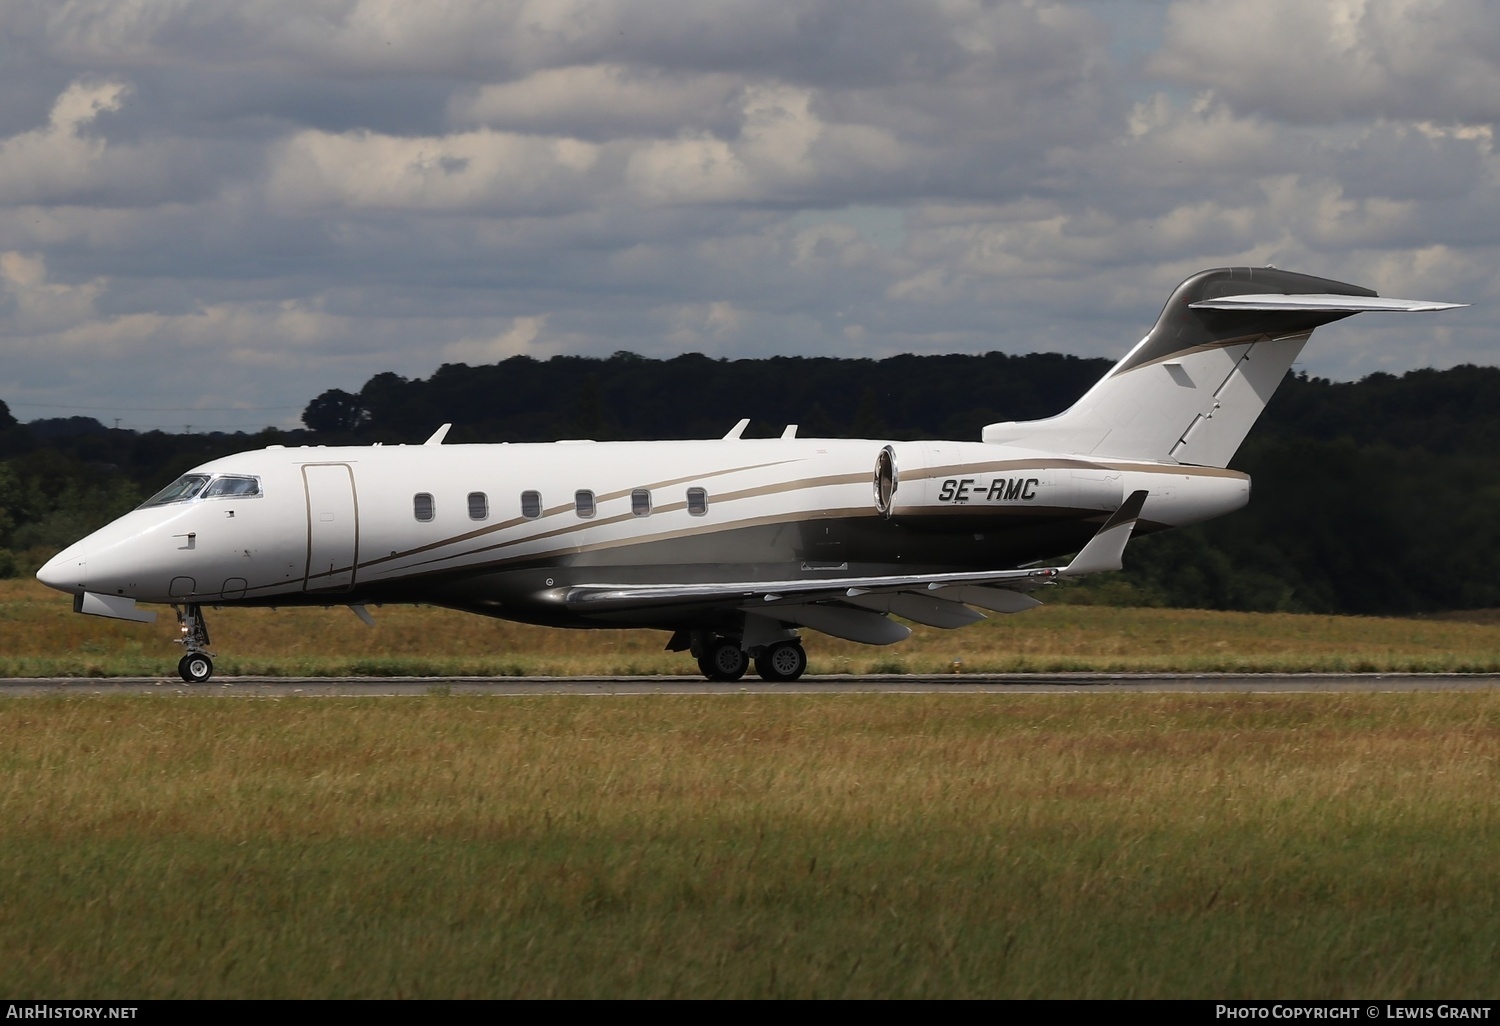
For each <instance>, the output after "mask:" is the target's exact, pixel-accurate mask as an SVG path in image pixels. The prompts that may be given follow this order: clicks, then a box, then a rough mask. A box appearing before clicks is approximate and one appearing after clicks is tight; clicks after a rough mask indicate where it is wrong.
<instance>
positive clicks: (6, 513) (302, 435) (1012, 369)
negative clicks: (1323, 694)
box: [0, 353, 1500, 614]
mask: <svg viewBox="0 0 1500 1026" xmlns="http://www.w3.org/2000/svg"><path fill="white" fill-rule="evenodd" d="M1109 366H1110V361H1107V360H1088V359H1080V358H1077V357H1070V356H1061V355H1056V354H1032V355H1029V356H1008V355H1005V354H1001V353H987V354H984V355H981V356H964V355H945V356H897V357H892V358H890V359H886V360H865V359H837V358H831V357H811V358H809V357H773V358H770V359H763V360H733V361H730V360H714V359H710V358H708V357H705V356H702V355H699V354H687V355H684V356H679V357H675V358H673V359H668V360H653V359H647V358H643V357H640V356H637V355H635V354H632V353H616V354H615V355H613V356H611V357H608V358H606V359H596V358H588V357H562V356H560V357H554V358H552V359H550V360H545V361H542V360H534V359H531V358H528V357H513V358H511V359H509V360H505V361H503V362H501V363H497V364H491V365H485V366H477V367H471V366H466V365H463V364H448V365H444V366H443V367H441V368H439V369H438V370H437V371H436V372H435V373H433V374H432V375H431V376H430V377H428V378H425V379H423V378H404V377H401V376H399V375H396V374H392V373H388V372H387V373H381V374H377V375H375V376H374V377H372V378H371V379H370V380H369V381H367V382H366V383H365V384H364V386H363V387H361V388H360V389H359V390H358V391H357V392H346V391H342V390H339V389H331V390H329V391H326V392H324V393H322V394H321V395H319V396H317V397H316V398H314V399H313V400H312V401H311V402H309V403H308V405H307V407H306V409H305V410H304V412H303V416H302V420H303V424H304V427H303V428H302V429H298V430H294V431H277V430H272V429H267V430H266V431H263V432H260V433H258V434H254V435H247V434H243V433H235V434H220V433H210V434H193V435H172V434H167V433H163V432H156V431H152V432H145V433H137V432H133V431H128V430H118V429H108V428H105V427H104V426H103V425H102V424H99V423H98V422H97V421H94V420H92V419H90V418H68V419H65V420H46V421H33V422H32V423H30V424H19V423H17V422H16V421H15V419H14V418H13V417H12V416H11V415H10V413H9V411H8V410H6V409H5V407H4V404H3V403H0V575H15V574H21V573H30V572H32V571H34V569H35V567H36V566H38V565H40V563H41V562H42V561H43V560H44V559H46V558H47V557H48V556H50V555H51V554H52V553H53V552H55V551H57V550H58V549H59V548H61V547H62V546H64V545H66V544H67V543H69V542H71V541H73V540H75V539H76V538H78V537H80V536H82V535H83V534H85V533H87V531H89V530H91V529H92V528H94V527H96V526H98V525H99V524H101V523H104V522H106V521H107V520H109V519H110V518H112V517H113V516H117V515H119V514H120V513H122V512H124V511H125V510H127V509H129V508H131V507H132V506H133V505H136V504H138V503H139V502H141V501H142V500H143V499H144V498H145V497H146V496H148V495H150V494H151V493H152V492H153V491H155V490H156V489H157V488H159V487H161V486H162V485H164V484H166V483H167V482H168V481H170V480H171V479H172V478H173V477H175V476H176V475H177V474H179V473H181V472H183V471H184V470H186V469H188V468H190V467H191V466H193V465H195V464H198V463H202V462H204V461H205V460H208V459H213V458H215V457H217V456H221V455H225V454H227V453H230V452H236V451H240V450H243V449H251V448H258V447H261V446H265V445H272V444H284V445H298V444H339V443H354V444H362V443H367V442H371V441H384V442H388V443H397V442H408V443H416V442H420V441H422V440H423V439H425V438H426V437H427V436H428V435H430V434H431V433H432V432H433V431H434V430H435V429H436V428H437V427H438V426H439V425H440V424H443V423H452V424H453V430H452V432H451V433H450V434H449V436H448V441H449V442H450V443H459V442H488V441H494V442H498V441H541V440H549V439H555V438H594V439H599V440H610V439H632V438H694V437H698V438H713V437H718V436H720V435H722V434H723V433H724V432H725V431H726V430H728V428H729V427H731V426H732V425H733V424H734V422H735V421H737V420H738V419H739V418H740V417H743V416H748V417H751V418H752V423H751V427H750V429H749V430H748V431H747V432H746V435H747V437H754V436H774V435H779V434H780V433H781V431H782V428H783V427H784V426H785V425H786V424H792V423H795V424H798V425H799V426H800V434H801V435H803V436H804V437H805V436H814V435H818V436H827V437H855V438H869V437H875V438H882V437H889V438H913V439H916V438H970V439H975V438H978V436H979V431H980V429H981V428H982V427H983V426H984V425H985V424H987V423H991V422H994V421H1000V420H1028V419H1034V418H1038V417H1045V416H1048V415H1050V414H1053V413H1057V412H1059V411H1061V410H1062V409H1064V408H1066V407H1067V406H1068V405H1069V404H1070V403H1071V402H1072V401H1073V400H1074V399H1076V398H1077V397H1078V396H1079V395H1080V394H1082V393H1083V391H1084V390H1085V389H1087V388H1088V386H1089V385H1091V384H1092V383H1093V382H1094V381H1096V380H1097V379H1098V378H1099V377H1100V376H1101V375H1102V374H1103V373H1104V372H1105V371H1106V370H1107V369H1108V368H1109ZM1231 466H1233V467H1234V468H1236V469H1239V470H1244V471H1246V472H1247V473H1249V474H1250V475H1251V476H1252V478H1253V480H1254V484H1253V495H1252V500H1251V503H1250V505H1249V506H1248V507H1247V508H1245V509H1243V510H1241V511H1239V512H1237V513H1234V514H1231V515H1229V516H1227V517H1223V518H1220V519H1219V520H1215V521H1210V522H1209V523H1206V524H1202V525H1198V526H1196V527H1192V528H1187V529H1184V530H1180V531H1172V532H1167V533H1165V534H1162V535H1157V536H1154V537H1149V538H1142V539H1139V540H1137V541H1135V542H1133V543H1132V544H1131V546H1130V548H1129V549H1128V550H1127V553H1126V569H1125V571H1124V572H1123V573H1122V574H1119V575H1107V576H1104V577H1100V578H1095V579H1092V580H1091V581H1089V582H1088V583H1086V584H1085V585H1083V586H1081V587H1080V589H1079V593H1078V594H1077V595H1076V596H1074V597H1075V598H1076V599H1079V600H1095V601H1115V602H1128V603H1144V604H1155V605H1173V606H1190V607H1197V608H1210V609H1243V610H1288V611H1309V612H1330V613H1363V614H1403V613H1414V612H1433V611H1441V610H1450V609H1472V608H1489V607H1500V532H1497V531H1496V529H1495V528H1494V526H1493V518H1492V516H1491V514H1490V511H1491V510H1492V509H1495V508H1496V505H1495V503H1494V502H1493V500H1494V499H1496V498H1500V368H1494V367H1476V366H1471V365H1466V366H1461V367H1455V368H1452V369H1449V370H1443V371H1436V370H1417V371H1411V372H1408V373H1406V374H1403V375H1400V376H1396V375H1391V374H1373V375H1370V376H1369V377H1367V378H1364V379H1363V380H1361V381H1358V382H1332V381H1328V380H1326V379H1322V378H1316V377H1308V376H1307V375H1305V374H1292V375H1289V376H1288V378H1287V380H1286V381H1285V382H1284V383H1283V385H1282V387H1281V388H1280V389H1279V390H1278V391H1277V393H1276V395H1275V396H1274V397H1273V398H1272V400H1271V404H1270V406H1269V408H1268V409H1267V410H1266V412H1265V413H1264V414H1263V415H1262V417H1261V420H1260V421H1259V422H1258V423H1257V425H1256V427H1255V428H1254V430H1253V431H1252V432H1251V434H1250V437H1249V439H1248V440H1247V442H1246V444H1245V445H1244V447H1242V448H1241V450H1240V452H1239V453H1238V454H1237V455H1236V457H1235V459H1234V461H1233V462H1232V464H1231Z"/></svg>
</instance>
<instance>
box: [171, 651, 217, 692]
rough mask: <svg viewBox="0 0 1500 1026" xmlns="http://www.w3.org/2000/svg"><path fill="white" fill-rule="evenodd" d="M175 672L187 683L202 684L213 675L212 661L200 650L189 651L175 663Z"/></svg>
mask: <svg viewBox="0 0 1500 1026" xmlns="http://www.w3.org/2000/svg"><path fill="white" fill-rule="evenodd" d="M177 672H178V674H180V675H181V677H182V679H183V680H185V681H187V682H188V683H189V684H202V683H203V682H204V681H206V680H208V678H210V677H212V676H213V675H214V661H213V660H212V659H210V658H209V657H208V656H206V655H204V654H203V653H202V652H189V653H188V654H187V655H185V656H183V657H182V659H181V660H180V661H179V662H178V663H177Z"/></svg>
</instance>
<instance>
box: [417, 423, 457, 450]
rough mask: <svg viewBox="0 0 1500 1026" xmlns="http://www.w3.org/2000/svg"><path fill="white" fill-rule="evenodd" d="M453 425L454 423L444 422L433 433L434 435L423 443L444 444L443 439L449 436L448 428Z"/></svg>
mask: <svg viewBox="0 0 1500 1026" xmlns="http://www.w3.org/2000/svg"><path fill="white" fill-rule="evenodd" d="M451 427H453V425H452V424H444V425H443V426H442V427H440V428H438V429H437V430H436V431H434V432H433V433H432V437H431V438H429V439H427V441H425V442H423V443H422V444H423V445H442V444H443V439H444V438H447V437H448V430H449V429H450V428H451Z"/></svg>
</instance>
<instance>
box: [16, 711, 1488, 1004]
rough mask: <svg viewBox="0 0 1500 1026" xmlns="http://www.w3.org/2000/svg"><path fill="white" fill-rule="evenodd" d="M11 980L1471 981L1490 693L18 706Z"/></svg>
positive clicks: (1247, 984) (1234, 990)
mask: <svg viewBox="0 0 1500 1026" xmlns="http://www.w3.org/2000/svg"><path fill="white" fill-rule="evenodd" d="M0 769H3V773H0V834H3V836H4V838H5V840H4V843H3V845H0V881H3V891H0V893H3V899H0V965H4V966H5V967H6V970H5V972H4V973H0V981H3V982H0V992H3V996H5V997H20V996H35V995H37V994H45V995H47V996H50V997H65V996H93V995H100V994H107V995H110V996H112V997H142V998H150V997H225V996H251V997H307V996H352V997H389V996H428V997H459V996H523V997H533V996H579V997H606V996H635V997H659V996H686V997H704V996H750V997H766V996H822V997H841V996H861V997H932V996H944V997H999V996H1014V997H1058V996H1069V997H1257V996H1260V997H1267V996H1275V997H1281V998H1291V997H1346V998H1355V997H1358V998H1377V997H1387V998H1398V997H1424V996H1427V997H1434V996H1435V997H1448V998H1455V997H1465V996H1468V997H1483V996H1487V995H1492V994H1493V990H1494V981H1495V975H1494V974H1495V966H1496V964H1497V960H1500V915H1497V913H1500V807H1497V806H1496V803H1495V802H1494V800H1493V796H1494V794H1495V793H1496V789H1497V785H1500V693H1496V692H1489V693H1469V694H1436V695H1410V694H1407V695H1393V694H1383V695H1321V696H1320V695H1313V696H1306V695H1302V696H1227V697H1220V696H1215V697H1209V696H1152V695H1116V694H1090V695H1068V696H1045V695H1030V696H1019V695H1000V696H994V695H944V696H873V697H872V696H865V697H840V696H774V695H773V696H758V695H724V696H717V697H692V696H642V697H635V698H587V699H579V698H576V697H574V698H568V697H532V698H526V699H499V698H473V697H428V698H417V699H399V700H398V699H391V700H337V701H325V700H316V699H290V700H282V701H274V700H256V699H247V700H244V701H235V702H223V701H203V700H193V699H189V698H168V697H164V696H149V697H142V698H106V699H14V700H9V701H6V702H5V703H3V704H0Z"/></svg>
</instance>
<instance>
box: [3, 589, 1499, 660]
mask: <svg viewBox="0 0 1500 1026" xmlns="http://www.w3.org/2000/svg"><path fill="white" fill-rule="evenodd" d="M156 608H158V609H160V611H161V617H160V618H159V619H158V621H157V622H156V623H155V624H151V625H147V624H139V623H125V622H121V621H118V620H107V619H101V618H100V617H95V616H79V615H77V614H75V613H74V612H73V611H72V605H71V602H70V599H69V597H68V596H66V595H63V594H61V593H59V592H55V591H51V590H50V589H47V588H44V587H42V586H41V585H40V584H38V583H36V582H35V581H0V676H5V677H18V676H153V675H160V676H170V675H172V674H173V673H174V671H175V668H176V663H177V658H178V656H179V654H180V651H181V650H180V649H178V648H176V647H175V646H173V645H171V644H170V643H169V642H170V641H171V639H172V638H175V637H177V625H176V621H175V620H174V619H173V617H172V614H171V610H170V609H169V608H167V607H156ZM372 612H373V613H374V615H375V617H376V619H377V621H378V625H377V626H376V627H375V628H373V629H372V628H369V627H366V626H365V625H364V624H363V623H361V622H360V621H359V620H358V619H357V618H356V617H355V616H354V614H353V613H351V612H350V611H349V610H348V609H345V608H343V607H335V608H332V609H286V610H280V611H274V610H269V609H225V610H221V611H217V612H215V611H212V610H210V611H209V612H208V619H209V627H210V630H211V632H212V635H213V640H214V646H213V647H214V650H215V651H216V652H217V653H218V658H217V660H216V667H217V670H216V672H217V673H218V674H219V675H221V676H224V675H244V674H256V675H270V676H301V675H347V674H359V675H366V674H368V675H375V676H428V675H436V676H441V675H445V674H452V675H464V676H491V675H503V676H527V675H546V676H574V675H596V674H597V675H618V674H654V673H696V672H697V671H696V668H695V667H694V665H693V662H692V660H691V658H689V657H688V656H686V655H685V654H681V653H671V652H664V651H662V646H663V645H664V644H665V643H666V640H667V636H666V634H664V633H663V632H660V631H564V630H555V629H548V628H542V627H528V626H525V625H521V624H511V623H505V622H502V621H497V620H489V619H486V618H483V617H477V616H470V615H467V614H463V613H455V612H451V611H449V610H443V609H434V608H428V607H424V608H412V607H396V606H391V607H386V608H383V609H376V610H373V611H372ZM807 648H808V655H809V659H810V665H809V672H811V673H815V674H816V673H949V672H966V673H978V672H1027V671H1048V672H1057V671H1066V670H1097V671H1124V672H1128V671H1152V670H1162V671H1180V672H1214V671H1227V672H1257V671H1259V672H1295V671H1308V672H1351V671H1352V672H1376V671H1387V672H1395V671H1410V672H1422V671H1431V672H1465V671H1467V672H1491V673H1492V672H1500V623H1497V621H1496V618H1495V617H1494V616H1493V615H1488V614H1475V615H1473V616H1472V617H1470V618H1468V619H1464V618H1449V619H1441V620H1439V619H1395V618H1371V617H1337V616H1309V615H1294V614H1280V613H1215V612H1205V611H1201V610H1181V609H1141V608H1112V607H1106V606H1084V605H1044V606H1042V607H1041V608H1039V609H1034V610H1031V611H1029V612H1026V613H1021V614H1019V615H1015V616H1002V615H999V614H996V615H994V616H992V617H991V618H990V619H989V620H987V621H984V622H983V623H978V624H975V625H973V626H970V627H965V628H963V629H961V630H956V631H944V630H937V629H935V628H928V627H918V628H916V633H915V634H914V635H913V636H912V638H910V639H909V640H908V641H905V642H902V643H901V644H898V645H893V646H890V647H886V648H875V647H870V646H866V645H856V644H853V643H850V642H843V641H839V640H837V639H834V638H829V637H826V636H824V635H821V634H817V633H815V632H808V644H807Z"/></svg>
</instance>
